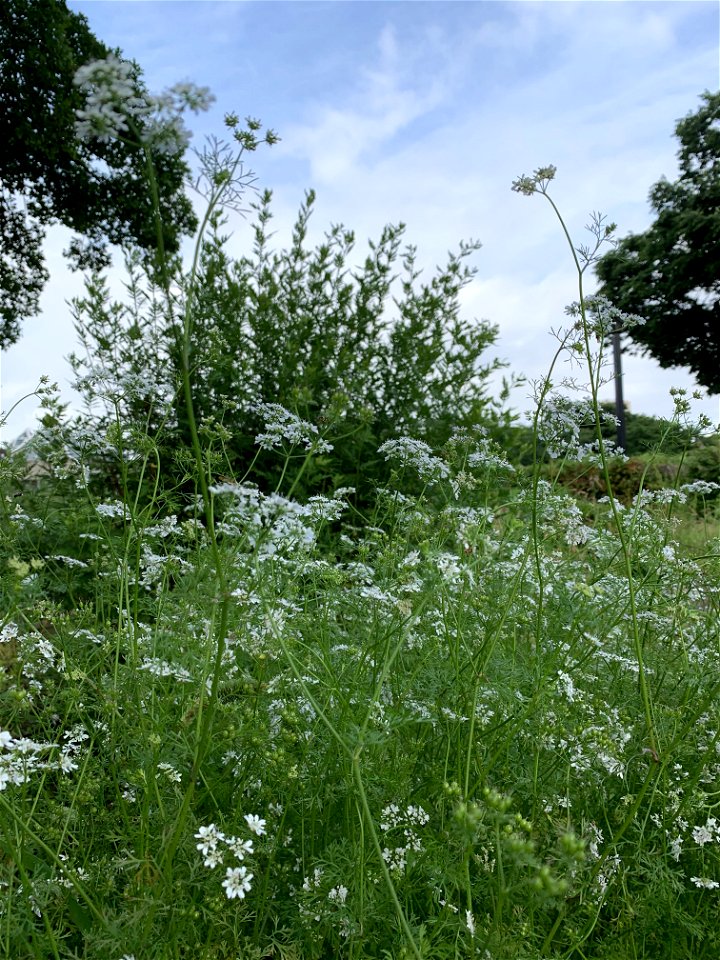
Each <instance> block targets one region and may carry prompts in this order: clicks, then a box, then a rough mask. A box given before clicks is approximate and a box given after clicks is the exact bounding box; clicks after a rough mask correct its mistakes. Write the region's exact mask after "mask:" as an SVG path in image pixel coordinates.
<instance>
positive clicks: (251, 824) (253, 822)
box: [245, 813, 267, 837]
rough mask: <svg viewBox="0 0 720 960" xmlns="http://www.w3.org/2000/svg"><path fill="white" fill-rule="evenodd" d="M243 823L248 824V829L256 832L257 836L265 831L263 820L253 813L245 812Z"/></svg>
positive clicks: (260, 835)
mask: <svg viewBox="0 0 720 960" xmlns="http://www.w3.org/2000/svg"><path fill="white" fill-rule="evenodd" d="M245 823H247V825H248V830H250V831H251V832H252V833H255V834H257V836H258V837H262V836H263V835H264V834H265V833H266V832H267V831H266V830H265V820H261V819H260V817H256V816H255V815H254V814H253V813H246V814H245Z"/></svg>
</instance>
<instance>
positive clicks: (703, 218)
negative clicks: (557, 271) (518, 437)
mask: <svg viewBox="0 0 720 960" xmlns="http://www.w3.org/2000/svg"><path fill="white" fill-rule="evenodd" d="M702 100H703V105H702V106H701V107H700V108H699V109H698V110H697V112H696V113H691V114H689V115H688V116H687V117H685V118H684V119H683V120H680V121H679V122H678V124H677V126H676V127H675V133H676V136H677V137H678V139H679V141H680V150H679V152H678V159H679V162H680V176H679V178H678V179H677V180H676V181H675V182H674V183H671V182H669V181H668V180H667V179H665V178H663V179H661V180H660V181H659V182H658V183H656V184H655V186H654V187H653V188H652V190H651V192H650V203H651V205H652V208H653V210H654V212H655V214H656V220H655V222H654V223H653V225H652V226H651V227H650V228H649V229H648V230H646V231H645V233H641V234H630V235H629V236H628V237H626V238H625V239H624V240H622V241H620V243H619V244H618V246H617V248H616V249H614V250H612V251H610V252H609V253H607V254H605V256H604V257H602V258H601V259H600V260H599V261H598V263H597V265H596V270H597V274H598V277H599V279H600V281H601V283H602V287H601V289H600V291H599V292H600V293H601V294H603V295H604V296H606V297H607V298H608V299H609V300H611V301H612V302H613V304H614V305H615V306H616V307H619V308H620V309H621V310H623V311H624V312H626V313H630V314H636V315H639V316H640V317H642V318H643V319H644V321H645V323H644V324H642V325H635V326H632V327H631V328H630V329H629V330H628V336H629V337H630V338H631V340H632V341H633V343H634V344H635V345H636V347H637V348H638V349H639V351H640V352H641V353H645V354H650V355H651V356H653V357H654V358H655V359H656V360H657V361H658V363H659V364H660V365H661V366H662V367H675V366H687V367H689V368H690V369H691V370H692V371H693V373H694V374H695V376H696V377H697V380H698V383H699V384H701V385H702V386H703V387H706V388H707V389H708V390H709V391H710V392H711V393H720V93H709V92H708V91H706V92H705V93H703V94H702Z"/></svg>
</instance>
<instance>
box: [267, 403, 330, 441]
mask: <svg viewBox="0 0 720 960" xmlns="http://www.w3.org/2000/svg"><path fill="white" fill-rule="evenodd" d="M255 409H256V411H257V412H258V413H259V414H260V415H261V416H262V417H263V419H264V420H265V432H264V433H259V434H258V435H257V436H256V437H255V443H257V444H258V445H259V446H260V447H262V448H263V450H272V449H273V448H274V447H279V446H281V445H282V441H283V440H288V441H289V442H290V443H291V444H293V445H295V444H299V443H301V444H302V445H303V446H304V447H305V449H306V450H312V451H313V452H314V453H329V452H330V451H331V450H332V444H330V443H327V441H325V440H323V439H322V438H321V437H320V436H319V433H318V428H317V427H316V426H315V425H314V424H313V423H308V422H307V420H301V419H300V417H297V416H295V414H294V413H291V412H290V411H289V410H286V409H285V407H283V406H281V405H280V404H279V403H259V404H257V405H256V407H255Z"/></svg>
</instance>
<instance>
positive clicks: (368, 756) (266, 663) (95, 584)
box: [0, 169, 720, 960]
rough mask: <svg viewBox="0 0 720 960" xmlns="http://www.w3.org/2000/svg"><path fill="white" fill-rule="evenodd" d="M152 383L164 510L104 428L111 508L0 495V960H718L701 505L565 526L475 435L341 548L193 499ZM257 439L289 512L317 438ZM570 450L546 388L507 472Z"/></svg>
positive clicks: (713, 588)
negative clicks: (278, 477)
mask: <svg viewBox="0 0 720 960" xmlns="http://www.w3.org/2000/svg"><path fill="white" fill-rule="evenodd" d="M552 172H554V171H552ZM552 172H551V171H550V169H548V170H544V171H539V172H538V174H537V175H536V176H535V177H534V178H522V179H521V180H520V181H518V182H517V187H518V189H519V190H520V192H524V193H539V194H542V195H543V196H545V197H548V194H547V187H548V182H549V180H550V179H551V178H552ZM223 184H224V181H223V180H220V181H219V182H218V191H219V192H218V195H217V196H215V197H214V198H211V201H210V210H212V207H213V204H216V203H219V202H220V201H221V195H222V187H223ZM548 199H549V197H548ZM561 223H562V221H561ZM563 229H565V228H564V224H563ZM604 236H605V234H604V232H603V230H602V228H601V224H600V223H599V222H598V223H597V224H596V238H597V243H598V245H599V244H600V243H601V242H602V240H603V239H604ZM571 249H572V247H571ZM596 249H597V248H596ZM573 256H575V257H576V264H577V267H578V279H579V284H580V286H579V300H578V304H577V306H576V308H575V309H574V312H573V321H572V326H571V328H570V330H569V331H568V333H567V334H566V335H564V336H563V337H562V338H561V344H560V348H559V350H558V357H560V356H561V355H563V354H564V352H565V351H567V350H570V351H571V352H572V353H574V354H575V355H576V356H578V357H579V359H580V360H581V362H583V363H584V364H586V372H587V378H588V381H589V393H588V397H589V404H590V407H591V408H592V409H593V410H594V413H595V417H596V421H597V422H598V439H597V444H596V447H595V449H594V450H591V451H587V450H586V451H584V452H583V453H582V456H585V457H588V456H589V457H591V458H594V460H595V462H596V463H598V464H599V466H600V469H601V470H602V472H603V476H604V479H605V482H606V484H607V487H606V489H609V490H610V491H612V489H613V486H612V480H611V477H610V472H609V462H610V458H609V455H608V453H607V451H606V450H605V447H604V444H603V440H602V436H601V433H600V429H599V422H600V420H599V411H598V404H597V387H598V382H599V378H600V376H601V369H602V356H601V354H602V344H603V342H604V328H603V326H602V325H603V322H604V319H603V318H604V313H603V308H602V305H597V304H595V305H594V306H593V305H592V304H591V302H590V301H588V300H586V298H585V297H584V296H583V291H582V279H583V274H584V271H585V268H586V267H587V265H588V264H589V263H591V262H592V251H591V252H590V253H589V254H588V255H587V256H586V258H585V261H584V262H583V261H582V260H581V259H578V258H577V256H576V253H575V251H573ZM196 262H197V261H196ZM192 282H193V281H192V280H191V287H190V292H191V294H192V292H193V288H192ZM187 303H188V307H187V312H186V313H185V315H184V318H183V327H184V336H185V345H186V347H187V344H188V342H189V335H190V331H191V329H192V324H193V320H194V318H193V314H192V303H193V297H192V295H190V296H188V298H187ZM594 337H596V338H597V342H598V344H599V346H596V345H595V344H594V342H593V338H594ZM550 375H552V371H551V374H550ZM183 377H184V379H183V384H182V388H183V395H184V398H185V404H186V412H187V415H188V422H189V425H190V433H191V440H192V450H191V451H190V453H189V454H188V458H189V459H188V461H187V462H189V463H190V467H189V468H188V469H189V476H190V478H191V480H193V481H194V482H195V483H196V485H197V487H196V489H197V496H196V497H195V498H194V499H191V500H189V501H187V500H186V501H185V507H184V508H182V509H181V508H180V507H178V508H176V509H175V510H170V509H169V507H168V503H167V501H166V500H165V499H164V498H163V496H161V494H160V493H159V492H158V491H159V490H160V487H159V485H158V480H157V478H158V476H159V475H160V473H161V469H162V464H160V465H159V467H158V466H157V461H154V457H155V454H156V451H155V449H154V448H153V445H152V443H151V442H150V441H149V439H147V438H146V439H147V442H146V443H145V444H144V445H143V443H142V437H141V435H138V434H135V435H134V437H133V438H132V443H131V444H130V443H128V444H127V445H126V443H125V439H124V438H123V433H122V430H123V428H124V426H126V425H124V424H122V423H119V424H118V425H117V435H116V436H117V437H119V438H120V440H118V441H117V449H118V451H119V454H118V457H117V474H116V482H115V486H114V488H111V486H110V485H109V483H107V482H106V481H102V482H101V480H100V479H98V474H97V472H96V471H97V464H96V463H95V462H94V461H93V460H92V458H89V459H88V460H87V461H86V460H85V459H84V458H83V456H78V457H77V458H74V457H72V456H69V455H68V453H67V451H68V447H67V445H66V443H65V441H67V440H68V435H67V432H66V433H65V434H64V435H62V436H63V444H60V443H57V444H56V447H55V454H56V457H57V460H56V462H55V470H54V471H53V470H50V471H48V472H47V473H46V474H44V475H43V474H42V473H41V474H40V475H39V476H38V475H36V479H35V481H34V484H33V485H29V484H27V483H25V482H23V480H22V476H21V472H22V464H20V463H16V462H15V461H14V460H13V459H12V458H8V459H6V461H4V463H3V477H2V482H3V498H2V521H1V523H2V535H3V539H2V548H1V549H2V563H3V573H4V578H3V585H2V591H3V592H2V601H3V610H4V615H3V623H2V635H1V637H0V639H1V640H2V643H0V651H1V652H2V668H1V673H0V728H1V730H2V732H1V733H0V737H2V740H1V744H2V752H1V753H0V788H1V789H0V837H1V844H2V845H1V848H0V849H1V850H2V856H1V857H0V885H2V888H3V894H4V895H3V897H2V900H1V901H0V953H2V955H3V956H7V957H12V958H38V960H39V958H42V960H47V958H49V957H53V958H58V960H59V958H63V960H66V958H84V960H101V958H102V960H108V958H110V960H121V958H124V960H127V958H131V957H133V958H135V960H175V958H177V960H181V958H188V960H190V958H193V960H197V958H201V960H238V958H248V960H249V958H254V960H263V958H270V957H278V958H280V957H282V958H287V960H291V958H302V960H314V958H317V960H321V958H322V960H325V958H331V957H332V958H338V957H343V958H348V960H360V958H368V960H374V958H378V960H380V958H387V957H393V958H416V960H417V958H421V957H424V958H438V960H442V958H466V957H468V958H469V957H479V958H487V960H490V958H492V960H505V958H508V960H509V958H533V960H534V958H539V957H547V958H554V960H560V958H564V960H571V958H572V960H589V958H598V960H599V958H613V960H622V958H628V960H629V958H634V960H636V958H641V957H642V958H668V960H671V958H672V960H681V958H687V960H689V958H695V960H697V958H714V957H717V956H718V953H719V952H720V929H719V927H718V922H717V915H718V913H717V903H718V895H719V893H720V856H719V849H720V819H719V816H718V807H719V805H720V801H719V800H718V796H719V790H720V784H719V782H718V781H719V775H720V725H719V721H720V717H719V716H718V703H720V700H719V698H718V694H719V693H720V671H719V670H718V666H717V664H718V653H719V652H720V649H719V648H720V637H719V634H718V623H719V622H720V617H719V616H718V614H719V613H720V549H719V548H720V541H718V538H717V515H716V514H713V513H712V511H711V509H710V507H705V506H703V504H702V503H700V504H697V503H696V502H695V499H694V498H696V497H697V495H696V494H695V493H693V491H694V490H695V489H696V488H693V487H692V485H691V486H690V487H689V488H688V487H683V486H682V485H680V486H678V485H676V486H675V488H671V489H668V490H660V491H655V492H652V491H646V492H644V493H641V494H639V495H638V496H637V497H636V498H635V499H634V500H633V501H631V502H629V503H624V502H623V501H621V500H620V499H616V498H615V497H614V496H613V495H612V493H611V495H610V496H609V497H606V498H605V499H604V500H602V501H600V502H598V503H597V504H596V505H595V506H594V508H593V515H592V519H591V520H589V519H588V516H587V513H584V512H583V510H582V509H581V506H580V505H579V503H578V501H577V500H576V499H575V498H574V496H572V495H571V494H570V493H569V492H568V491H567V490H565V489H564V488H563V487H561V486H560V485H559V484H558V483H557V482H555V481H554V480H552V479H547V478H546V476H545V475H544V474H543V471H542V470H541V465H540V464H539V463H537V462H536V463H535V465H534V467H533V469H532V470H530V471H529V472H527V473H523V472H521V471H516V470H515V469H514V467H513V465H512V464H511V463H510V462H508V460H507V459H506V457H505V455H504V453H503V451H502V449H500V448H499V447H497V446H496V445H494V444H492V443H490V442H489V441H488V440H487V439H486V438H485V437H484V435H483V433H482V431H480V430H479V431H475V432H464V433H462V434H457V433H456V434H455V435H453V436H452V437H451V438H450V440H449V441H448V442H447V443H446V444H445V445H444V446H443V447H442V448H441V449H437V450H432V449H430V448H429V447H428V446H427V445H426V444H423V443H422V442H419V441H416V440H412V439H411V438H395V439H394V440H391V441H389V442H387V443H385V444H384V445H383V447H381V451H382V454H383V456H385V457H386V458H387V459H388V460H389V461H390V462H391V463H392V464H393V467H394V473H393V475H392V478H391V481H390V483H389V484H385V485H384V486H378V488H377V489H376V491H375V495H374V499H373V503H372V506H371V508H370V509H369V511H368V512H367V513H366V514H364V515H363V516H358V515H357V512H356V510H355V507H354V505H353V502H352V497H351V494H350V493H349V492H348V491H347V490H345V491H343V490H334V491H331V492H330V493H326V495H323V496H321V495H317V496H313V497H309V498H303V499H302V501H301V500H299V499H295V498H293V496H292V495H291V494H290V495H281V494H280V492H279V490H275V491H272V490H262V489H260V487H258V486H256V485H254V484H253V483H252V479H253V478H252V475H250V476H249V477H247V476H245V477H241V478H234V477H224V478H220V477H218V476H217V475H216V474H215V473H214V471H213V468H212V463H210V466H208V458H207V456H206V453H207V451H206V450H205V449H204V448H203V444H202V442H201V436H202V434H201V430H200V429H198V427H197V426H196V425H195V422H194V417H193V383H192V377H191V367H190V362H189V359H188V356H187V350H186V356H185V362H184V371H183ZM586 406H587V405H586ZM266 412H267V415H268V417H269V418H270V421H269V423H268V424H267V430H266V433H265V434H264V435H263V437H264V439H263V440H262V443H263V444H264V445H265V446H266V447H268V448H275V449H277V450H278V451H279V452H280V454H281V455H282V456H284V457H285V458H286V460H285V464H286V469H285V470H283V474H282V477H283V480H284V481H287V482H288V483H290V489H291V490H292V484H293V476H295V477H296V478H298V477H300V476H301V475H302V474H303V471H305V470H306V468H307V465H308V464H309V463H311V462H312V461H313V459H314V458H316V457H318V456H320V455H322V453H323V452H327V451H326V450H325V449H324V447H323V437H322V434H321V433H320V432H319V431H318V429H317V428H316V427H315V426H314V425H311V424H306V423H303V422H302V421H301V420H299V419H298V418H297V417H295V416H294V415H293V414H292V413H291V412H288V411H281V410H278V409H277V408H274V407H268V408H267V410H266ZM680 412H682V411H680ZM573 424H574V421H573V419H572V417H570V418H569V417H568V407H567V405H563V402H561V399H560V398H559V396H558V394H557V392H556V391H555V388H553V386H552V384H551V382H550V378H549V377H548V379H547V380H546V381H544V382H543V383H542V384H540V385H539V388H538V403H537V416H536V418H535V423H534V437H535V438H536V443H540V442H542V443H543V444H545V445H550V446H551V447H558V448H560V447H562V450H559V455H560V456H561V457H569V458H570V459H573V458H574V457H575V456H580V455H581V454H579V453H578V451H577V450H576V449H575V448H574V446H573V442H574V441H573V436H574V434H573V429H574V427H573ZM568 425H570V427H571V429H570V437H569V438H568V436H567V430H568ZM56 426H57V425H56ZM53 429H55V428H53V427H52V425H50V426H48V428H47V432H46V435H47V436H52V434H53ZM63 429H65V428H63ZM67 429H71V426H68V427H67ZM56 432H57V430H56ZM61 434H62V432H60V433H59V434H58V435H61ZM70 439H73V438H72V437H71V438H70ZM81 440H82V438H80V437H75V438H74V442H75V443H76V446H78V445H79V444H80V441H81ZM298 454H302V455H301V456H299V458H298ZM133 462H134V464H135V467H136V468H137V469H136V470H135V474H133V473H132V471H131V470H130V469H129V467H130V466H131V465H132V464H133ZM153 462H156V467H155V469H154V470H153V469H151V466H150V465H151V464H152V463H153ZM133 475H135V476H138V477H139V480H138V481H137V485H136V486H133V482H132V481H131V478H132V476H133ZM153 477H154V478H155V480H153ZM148 478H150V479H149V480H148ZM148 483H149V484H150V486H149V489H150V490H151V495H150V496H149V497H143V496H141V495H140V493H141V489H142V490H147V489H148ZM153 484H155V485H154V486H153ZM710 492H712V491H710ZM698 511H699V512H698Z"/></svg>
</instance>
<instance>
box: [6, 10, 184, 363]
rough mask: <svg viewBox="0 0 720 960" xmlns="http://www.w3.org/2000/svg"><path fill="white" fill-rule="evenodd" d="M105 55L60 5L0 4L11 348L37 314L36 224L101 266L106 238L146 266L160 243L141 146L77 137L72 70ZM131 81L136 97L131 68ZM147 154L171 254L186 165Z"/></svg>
mask: <svg viewBox="0 0 720 960" xmlns="http://www.w3.org/2000/svg"><path fill="white" fill-rule="evenodd" d="M111 53H112V51H110V50H109V49H108V48H107V47H106V46H105V45H104V44H103V43H101V42H100V41H99V40H98V39H97V38H96V37H95V36H94V35H93V34H92V32H91V31H90V29H89V27H88V24H87V20H86V19H85V17H83V16H82V15H80V14H76V13H73V12H72V11H70V10H68V8H67V6H66V4H65V2H64V0H7V2H4V3H2V4H0V103H2V110H0V245H1V246H0V346H9V345H10V344H12V343H14V342H15V341H16V340H17V339H18V338H19V336H20V324H21V321H22V320H23V319H24V318H26V317H28V316H29V315H32V314H34V313H37V311H38V307H39V297H40V294H41V292H42V289H43V286H44V283H45V281H46V280H47V271H46V270H45V267H44V258H43V253H42V242H43V238H44V234H45V227H47V226H49V225H52V224H58V223H61V224H64V225H65V226H67V227H70V228H71V229H72V230H74V231H75V232H76V234H79V235H80V236H81V237H82V238H83V239H82V242H80V241H79V240H78V241H75V242H74V243H73V244H72V245H71V248H70V253H71V259H72V260H73V262H74V264H75V265H76V266H81V267H86V266H88V265H95V266H100V265H102V264H104V263H107V256H108V255H107V243H108V242H109V243H112V244H122V245H125V246H135V247H137V248H138V249H140V250H142V251H144V252H145V256H146V258H147V262H148V264H149V265H152V264H153V263H155V262H156V259H157V258H156V254H157V250H158V247H159V244H160V239H159V237H158V234H157V230H156V224H155V222H154V221H153V218H152V217H148V210H149V209H152V198H151V195H150V186H149V184H148V179H147V176H146V165H147V155H146V152H145V149H144V148H143V146H142V144H141V143H140V142H134V141H133V140H132V139H131V138H127V139H112V140H105V139H103V138H101V137H93V138H90V139H89V140H87V141H83V140H80V139H79V138H78V137H77V135H76V119H77V111H78V110H81V109H82V108H83V107H84V105H85V102H86V94H85V93H84V92H83V91H82V90H81V89H80V88H79V87H78V86H77V85H76V84H75V83H74V78H75V74H76V71H77V69H78V68H79V67H81V66H83V65H85V64H86V63H88V62H89V61H94V60H102V59H105V58H106V57H107V56H108V55H109V54H111ZM115 54H116V55H119V51H115ZM133 85H134V87H135V90H136V93H137V95H138V96H145V94H146V91H145V87H144V84H143V82H142V78H141V71H140V68H139V67H138V66H137V65H136V64H133ZM140 126H142V121H140ZM152 161H153V166H154V169H155V179H156V183H157V189H158V194H159V197H158V199H159V205H160V209H161V212H162V238H161V242H162V245H163V246H164V248H165V255H166V256H172V255H173V254H174V253H175V252H176V251H177V250H178V248H179V239H180V237H181V235H182V234H183V233H190V232H192V231H193V230H194V229H195V227H196V218H195V216H194V214H193V211H192V206H191V204H190V201H189V200H188V198H187V197H186V196H185V195H184V193H183V184H184V180H185V177H186V174H187V172H188V168H187V166H186V164H185V163H184V162H183V159H182V155H181V154H180V153H172V152H168V151H163V150H160V149H156V150H154V151H153V154H152Z"/></svg>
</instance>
